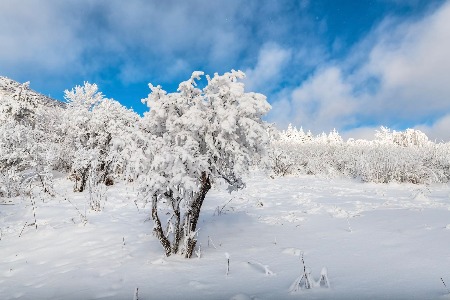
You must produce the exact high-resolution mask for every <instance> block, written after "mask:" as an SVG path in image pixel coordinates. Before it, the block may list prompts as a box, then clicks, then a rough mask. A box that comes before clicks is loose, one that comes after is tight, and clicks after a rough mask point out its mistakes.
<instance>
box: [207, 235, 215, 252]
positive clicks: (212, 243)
mask: <svg viewBox="0 0 450 300" xmlns="http://www.w3.org/2000/svg"><path fill="white" fill-rule="evenodd" d="M210 241H211V245H212V246H213V247H214V249H217V247H216V245H214V242H213V240H212V239H211V238H210V237H209V235H208V248H209V242H210Z"/></svg>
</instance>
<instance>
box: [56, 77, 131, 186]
mask: <svg viewBox="0 0 450 300" xmlns="http://www.w3.org/2000/svg"><path fill="white" fill-rule="evenodd" d="M65 98H66V100H67V107H66V109H65V110H64V112H63V114H62V118H61V121H62V122H61V128H60V132H61V133H60V134H61V136H62V141H61V158H62V160H63V163H62V164H63V165H65V166H66V167H67V168H70V171H71V173H72V175H73V177H74V179H75V187H74V190H75V191H80V192H81V191H83V190H84V189H85V186H86V183H87V181H88V179H89V178H90V179H92V180H93V183H94V184H97V183H100V182H103V183H106V182H107V181H110V180H111V178H109V175H112V174H114V173H116V172H119V173H122V172H123V171H124V169H125V164H126V160H125V159H124V157H123V156H122V151H123V150H124V148H125V145H126V143H127V142H129V141H128V139H131V135H130V132H132V130H133V126H134V125H135V124H136V122H137V121H138V116H137V115H136V114H135V113H134V112H132V111H131V110H128V109H126V108H124V107H123V106H122V105H121V104H119V103H118V102H117V101H115V100H111V99H106V98H104V96H103V94H102V93H101V92H99V91H98V87H97V85H96V84H90V83H88V82H85V83H84V85H83V86H76V87H75V88H74V89H72V90H71V91H68V90H66V91H65Z"/></svg>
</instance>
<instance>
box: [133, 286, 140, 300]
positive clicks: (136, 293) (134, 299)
mask: <svg viewBox="0 0 450 300" xmlns="http://www.w3.org/2000/svg"><path fill="white" fill-rule="evenodd" d="M133 300H139V288H138V287H136V289H135V290H134V295H133Z"/></svg>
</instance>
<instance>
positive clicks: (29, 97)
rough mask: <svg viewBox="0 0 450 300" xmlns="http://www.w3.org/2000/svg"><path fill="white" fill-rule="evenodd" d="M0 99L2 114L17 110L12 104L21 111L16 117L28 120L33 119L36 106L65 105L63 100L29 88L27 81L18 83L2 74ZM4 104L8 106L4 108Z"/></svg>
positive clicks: (0, 77)
mask: <svg viewBox="0 0 450 300" xmlns="http://www.w3.org/2000/svg"><path fill="white" fill-rule="evenodd" d="M0 101H1V102H2V103H0V108H3V109H2V110H3V111H2V113H3V114H6V113H8V112H11V110H16V111H17V108H15V107H14V106H16V107H20V108H21V112H20V113H19V114H18V115H17V117H19V118H25V119H26V121H30V122H33V121H34V115H35V112H36V110H37V109H38V108H43V107H44V108H48V109H60V108H63V107H64V106H65V104H64V103H63V102H60V101H57V100H55V99H52V98H50V97H47V96H45V95H43V94H40V93H38V92H36V91H34V90H32V89H30V86H29V82H25V83H19V82H17V81H14V80H12V79H9V78H7V77H3V76H0ZM4 106H8V108H4Z"/></svg>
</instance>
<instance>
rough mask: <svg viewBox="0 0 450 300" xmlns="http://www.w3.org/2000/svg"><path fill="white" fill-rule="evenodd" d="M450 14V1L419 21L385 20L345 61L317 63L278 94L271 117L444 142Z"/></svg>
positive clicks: (449, 103) (319, 127)
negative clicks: (420, 133)
mask: <svg viewBox="0 0 450 300" xmlns="http://www.w3.org/2000/svg"><path fill="white" fill-rule="evenodd" d="M449 20H450V3H449V2H447V3H446V4H444V5H442V6H441V7H440V8H439V9H437V10H435V11H432V12H431V13H430V14H429V15H427V16H425V17H424V18H422V19H419V20H408V21H404V20H397V19H394V18H386V19H385V20H384V21H383V22H382V23H381V24H380V25H379V26H378V27H376V28H375V29H374V30H373V31H372V32H371V33H370V34H369V35H368V36H367V37H366V38H365V39H364V40H362V41H361V42H359V43H358V44H357V45H355V46H354V49H353V51H350V54H349V55H348V57H346V58H345V59H344V60H342V61H340V62H331V61H330V62H326V63H324V64H322V66H321V67H320V68H318V69H317V70H316V71H315V72H314V73H313V74H312V75H311V76H310V77H309V78H308V79H307V80H305V81H303V82H301V84H300V85H299V86H298V87H296V88H293V89H291V90H290V91H289V92H287V93H284V94H283V95H281V96H280V97H279V98H278V99H277V100H276V101H275V102H274V103H273V106H274V110H273V114H272V115H271V120H273V121H275V122H277V123H278V124H280V125H281V126H286V123H287V122H291V121H292V123H294V124H295V125H297V126H300V125H302V126H303V127H307V128H309V129H311V130H313V131H314V132H321V131H330V130H331V129H333V128H338V129H339V130H341V131H344V133H345V132H346V131H348V132H353V133H356V132H359V133H361V132H368V129H370V128H376V127H378V126H379V125H385V126H386V125H387V126H392V127H394V128H400V129H402V128H405V127H417V128H419V129H422V130H424V131H425V132H426V133H427V134H429V135H430V137H432V138H438V137H440V138H441V139H446V140H449V139H450V134H449V133H448V132H449V130H445V127H446V126H447V125H450V121H449V120H450V117H449V116H450V114H449V112H450V84H448V78H450V59H448V56H449V54H448V53H450V21H449ZM281 107H282V109H281ZM285 111H289V112H290V118H286V115H285V114H284V113H283V112H285ZM430 123H431V124H430ZM367 124H369V125H370V124H372V127H370V126H369V127H368V126H367ZM359 127H362V128H361V129H360V130H356V128H359ZM447 128H450V127H447Z"/></svg>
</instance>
